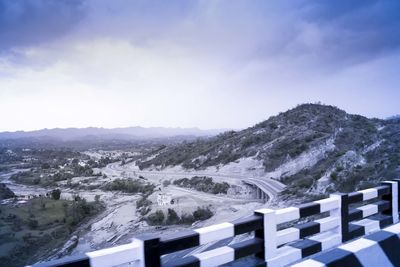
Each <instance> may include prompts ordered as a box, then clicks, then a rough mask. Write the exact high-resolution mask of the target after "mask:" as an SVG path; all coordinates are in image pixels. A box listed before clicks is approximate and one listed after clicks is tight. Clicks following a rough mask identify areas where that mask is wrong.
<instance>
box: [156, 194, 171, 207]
mask: <svg viewBox="0 0 400 267" xmlns="http://www.w3.org/2000/svg"><path fill="white" fill-rule="evenodd" d="M157 204H158V205H159V206H167V205H171V204H173V200H172V195H171V194H165V193H161V194H158V196H157Z"/></svg>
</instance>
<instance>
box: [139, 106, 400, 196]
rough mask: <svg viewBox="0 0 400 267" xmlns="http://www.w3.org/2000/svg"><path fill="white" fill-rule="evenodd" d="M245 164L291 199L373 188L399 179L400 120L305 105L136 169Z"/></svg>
mask: <svg viewBox="0 0 400 267" xmlns="http://www.w3.org/2000/svg"><path fill="white" fill-rule="evenodd" d="M148 156H149V155H148ZM244 160H251V161H252V162H257V163H259V164H260V166H262V171H263V172H264V175H265V176H267V177H270V178H274V179H279V180H280V181H282V182H283V183H285V184H286V185H288V187H287V190H286V193H287V195H293V194H296V195H299V196H300V195H304V194H320V193H329V192H333V191H337V190H339V191H352V190H354V189H357V188H364V187H368V186H371V185H372V184H376V183H377V182H378V181H380V180H382V179H391V178H396V177H398V176H399V173H400V167H399V166H400V120H399V119H390V120H380V119H369V118H365V117H363V116H360V115H352V114H348V113H346V112H345V111H343V110H340V109H338V108H336V107H333V106H326V105H319V104H303V105H299V106H298V107H296V108H294V109H291V110H289V111H287V112H284V113H280V114H278V115H277V116H273V117H270V118H269V119H268V120H266V121H263V122H261V123H259V124H257V125H255V126H253V127H250V128H247V129H245V130H242V131H237V132H235V131H229V132H225V133H223V134H220V135H218V136H216V137H212V138H208V139H202V140H198V141H195V142H187V143H183V144H180V145H175V146H171V147H166V148H164V149H162V150H160V151H157V154H155V155H153V156H151V157H146V158H143V159H142V161H140V162H138V163H137V164H138V165H139V167H140V168H141V169H145V168H151V167H153V168H154V167H157V168H166V167H171V166H178V165H179V166H182V167H183V168H186V169H196V170H202V169H207V168H210V167H217V168H224V166H227V165H232V164H239V163H240V162H242V161H244ZM249 171H251V168H249Z"/></svg>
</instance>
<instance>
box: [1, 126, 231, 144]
mask: <svg viewBox="0 0 400 267" xmlns="http://www.w3.org/2000/svg"><path fill="white" fill-rule="evenodd" d="M224 131H225V130H224V129H215V130H201V129H199V128H164V127H150V128H145V127H139V126H137V127H126V128H113V129H106V128H96V127H89V128H65V129H61V128H55V129H43V130H37V131H26V132H25V131H17V132H0V140H12V139H28V138H35V139H52V140H60V141H75V140H85V139H88V140H93V139H95V140H96V139H102V140H112V139H118V140H131V139H133V140H135V139H136V140H137V139H153V138H170V137H176V136H193V137H207V136H214V135H217V134H219V133H221V132H224Z"/></svg>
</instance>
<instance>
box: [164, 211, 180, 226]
mask: <svg viewBox="0 0 400 267" xmlns="http://www.w3.org/2000/svg"><path fill="white" fill-rule="evenodd" d="M180 221H181V219H180V218H179V216H178V214H176V211H174V210H173V209H168V215H167V224H178V223H179V222H180Z"/></svg>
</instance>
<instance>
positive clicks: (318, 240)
mask: <svg viewBox="0 0 400 267" xmlns="http://www.w3.org/2000/svg"><path fill="white" fill-rule="evenodd" d="M399 188H400V179H395V180H393V181H385V182H382V184H381V185H380V186H377V187H374V188H370V189H365V190H361V191H357V192H353V193H348V194H343V193H338V194H332V195H330V196H329V198H326V199H321V200H318V201H313V202H310V203H306V204H303V205H300V206H297V207H289V208H284V209H278V210H273V209H260V210H256V211H255V212H254V214H253V215H251V216H249V217H245V218H241V219H238V220H236V221H233V222H226V223H221V224H216V225H212V226H208V227H203V228H199V229H195V230H186V231H183V232H179V233H177V234H174V235H170V236H161V237H159V236H152V235H142V236H138V237H136V238H134V239H133V241H132V242H131V243H129V244H126V245H121V246H116V247H112V248H108V249H102V250H98V251H93V252H88V253H86V254H84V255H80V256H74V257H65V258H61V259H59V260H55V261H50V262H43V263H38V264H35V265H34V266H37V267H45V266H46V267H48V266H68V267H73V266H88V267H89V266H90V267H98V266H135V267H160V266H202V267H203V266H219V265H222V264H226V263H231V262H232V263H234V262H235V261H237V260H239V259H241V258H244V257H247V256H254V257H256V258H258V259H260V261H262V262H264V264H266V265H267V266H269V267H270V266H285V265H289V264H292V263H295V262H298V261H300V260H302V259H303V258H306V257H309V256H311V255H314V254H316V253H318V252H321V251H325V250H328V249H330V248H333V247H336V246H338V245H340V244H342V243H343V242H347V241H349V240H352V239H354V238H357V237H361V236H363V235H367V234H370V233H372V232H376V231H378V230H380V229H382V228H384V227H386V226H388V225H391V224H395V223H398V222H399V202H400V199H399V193H398V192H399ZM246 233H254V234H250V235H249V237H248V238H247V239H245V240H244V241H240V242H236V243H230V244H229V245H224V246H220V247H217V248H214V249H211V250H208V251H205V252H200V253H194V254H192V253H191V254H190V255H188V256H185V257H180V258H178V259H176V260H173V261H171V260H170V261H168V262H167V263H165V264H162V261H161V258H162V257H163V256H164V255H167V254H171V253H175V252H180V251H183V250H186V249H193V248H197V247H199V246H202V245H206V244H210V243H211V242H218V241H220V240H226V239H228V238H234V237H236V236H238V235H242V234H246Z"/></svg>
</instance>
